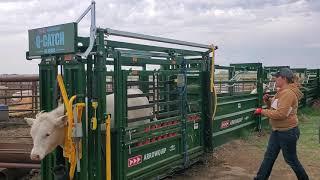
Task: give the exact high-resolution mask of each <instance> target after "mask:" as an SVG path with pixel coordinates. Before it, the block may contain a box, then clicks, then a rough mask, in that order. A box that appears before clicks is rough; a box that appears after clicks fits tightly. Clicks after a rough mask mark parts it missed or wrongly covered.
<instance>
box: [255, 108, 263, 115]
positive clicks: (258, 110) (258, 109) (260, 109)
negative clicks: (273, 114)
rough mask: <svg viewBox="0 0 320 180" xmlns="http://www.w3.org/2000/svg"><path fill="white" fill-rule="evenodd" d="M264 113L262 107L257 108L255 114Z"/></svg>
mask: <svg viewBox="0 0 320 180" xmlns="http://www.w3.org/2000/svg"><path fill="white" fill-rule="evenodd" d="M261 113H262V108H257V109H256V110H255V111H254V115H261Z"/></svg>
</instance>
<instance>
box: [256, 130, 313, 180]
mask: <svg viewBox="0 0 320 180" xmlns="http://www.w3.org/2000/svg"><path fill="white" fill-rule="evenodd" d="M299 136H300V130H299V128H298V127H295V128H292V129H289V130H287V131H277V130H276V131H272V133H271V135H270V139H269V143H268V148H267V151H266V153H265V155H264V159H263V161H262V163H261V166H260V168H259V171H258V173H257V176H256V177H255V178H254V179H255V180H267V179H268V178H269V176H270V174H271V170H272V167H273V164H274V162H275V160H276V159H277V157H278V154H279V152H280V149H281V150H282V154H283V157H284V159H285V161H286V162H287V164H288V165H290V167H291V168H292V169H293V171H294V172H295V174H296V176H297V178H298V180H309V177H308V175H307V173H306V171H305V170H304V168H303V167H302V165H301V163H300V161H299V160H298V156H297V141H298V139H299Z"/></svg>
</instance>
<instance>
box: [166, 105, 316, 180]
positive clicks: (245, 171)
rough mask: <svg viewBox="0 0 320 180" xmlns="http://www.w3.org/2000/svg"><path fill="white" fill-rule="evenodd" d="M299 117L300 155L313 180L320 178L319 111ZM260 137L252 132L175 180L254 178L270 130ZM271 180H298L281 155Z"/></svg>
mask: <svg viewBox="0 0 320 180" xmlns="http://www.w3.org/2000/svg"><path fill="white" fill-rule="evenodd" d="M303 112H304V113H305V114H308V115H305V114H301V115H300V130H301V136H300V139H299V141H298V156H299V159H300V161H301V163H302V164H303V166H304V167H305V169H306V171H307V173H308V175H309V177H310V179H311V180H319V179H320V171H319V169H320V143H319V139H318V138H319V137H318V128H319V122H320V115H319V112H318V113H317V112H315V111H313V110H309V109H307V110H305V111H303ZM264 132H265V133H264V134H263V135H262V136H261V137H258V136H257V134H255V133H252V134H250V135H249V136H248V137H245V138H243V139H240V140H234V141H232V142H229V143H227V144H225V145H223V146H221V147H219V148H217V149H215V151H214V153H213V154H209V155H207V156H206V158H204V160H203V161H202V162H200V163H198V164H195V165H194V166H192V167H191V168H190V169H188V170H187V171H184V172H181V173H180V174H177V175H175V176H173V177H172V178H167V179H175V180H209V179H210V180H211V179H216V180H248V179H253V177H254V176H255V174H256V171H257V170H258V168H259V166H260V163H261V161H262V159H263V155H264V151H265V149H266V146H267V141H268V138H269V135H270V134H269V133H268V132H269V130H265V131H264ZM269 179H270V180H295V179H296V177H295V175H294V172H293V171H292V170H291V168H290V167H289V166H288V165H287V164H286V163H285V161H284V159H283V156H282V154H281V153H280V154H279V156H278V159H277V161H276V162H275V165H274V167H273V170H272V173H271V177H270V178H269Z"/></svg>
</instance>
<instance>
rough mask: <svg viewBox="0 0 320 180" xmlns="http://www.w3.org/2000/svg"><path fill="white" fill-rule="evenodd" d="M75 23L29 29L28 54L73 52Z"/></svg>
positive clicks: (75, 31) (75, 33)
mask: <svg viewBox="0 0 320 180" xmlns="http://www.w3.org/2000/svg"><path fill="white" fill-rule="evenodd" d="M76 35H77V24H76V23H68V24H61V25H56V26H50V27H44V28H39V29H31V30H29V54H30V56H41V55H47V54H65V53H74V52H75V39H76Z"/></svg>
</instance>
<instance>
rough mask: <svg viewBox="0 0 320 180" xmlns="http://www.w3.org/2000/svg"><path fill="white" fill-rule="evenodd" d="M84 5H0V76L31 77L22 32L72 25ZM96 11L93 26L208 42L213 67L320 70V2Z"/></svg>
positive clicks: (192, 2)
mask: <svg viewBox="0 0 320 180" xmlns="http://www.w3.org/2000/svg"><path fill="white" fill-rule="evenodd" d="M90 2H91V1H86V0H81V1H79V0H50V1H48V0H0V42H1V48H0V52H1V65H0V74H4V73H8V74H11V73H37V72H38V66H37V64H38V63H39V61H38V60H34V61H27V60H25V52H26V51H27V49H28V39H27V32H28V31H27V30H28V29H32V28H38V27H44V26H50V25H55V24H62V23H67V22H72V21H75V20H76V19H77V18H78V17H79V16H80V15H81V13H82V12H83V11H84V10H85V9H86V8H87V6H88V5H89V4H90ZM96 11H97V25H98V26H100V27H109V28H113V29H119V30H124V31H130V32H137V33H145V34H148V35H155V36H161V37H167V38H174V39H179V40H185V41H192V42H198V43H202V44H212V43H214V44H216V45H218V46H219V50H218V51H217V59H216V63H217V64H222V65H227V64H229V63H231V62H232V63H238V62H258V61H259V62H263V63H264V64H265V65H290V66H292V67H306V66H307V67H311V68H320V50H319V49H320V0H183V1H178V0H96ZM80 28H81V29H80V30H81V31H82V32H85V31H88V30H89V29H88V28H89V18H86V19H84V20H83V22H82V23H81V24H80Z"/></svg>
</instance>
